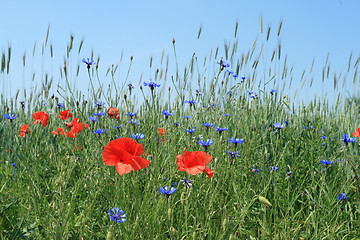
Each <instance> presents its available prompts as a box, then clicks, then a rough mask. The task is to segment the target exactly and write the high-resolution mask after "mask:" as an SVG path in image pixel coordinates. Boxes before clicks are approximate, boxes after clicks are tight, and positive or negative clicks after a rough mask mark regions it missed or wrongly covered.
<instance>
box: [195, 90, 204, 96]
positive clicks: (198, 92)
mask: <svg viewBox="0 0 360 240" xmlns="http://www.w3.org/2000/svg"><path fill="white" fill-rule="evenodd" d="M195 94H196V96H201V95H202V94H203V93H202V92H200V90H195Z"/></svg>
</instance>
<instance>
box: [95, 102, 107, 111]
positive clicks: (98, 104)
mask: <svg viewBox="0 0 360 240" xmlns="http://www.w3.org/2000/svg"><path fill="white" fill-rule="evenodd" d="M104 105H105V102H101V101H97V102H95V106H96V107H97V108H98V109H100V108H101V107H102V106H104Z"/></svg>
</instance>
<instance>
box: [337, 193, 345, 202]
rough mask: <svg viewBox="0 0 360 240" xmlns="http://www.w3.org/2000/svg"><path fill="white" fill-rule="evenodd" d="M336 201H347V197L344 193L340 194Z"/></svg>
mask: <svg viewBox="0 0 360 240" xmlns="http://www.w3.org/2000/svg"><path fill="white" fill-rule="evenodd" d="M337 199H339V201H341V200H342V199H344V200H347V196H346V194H345V193H341V194H340V196H338V197H337Z"/></svg>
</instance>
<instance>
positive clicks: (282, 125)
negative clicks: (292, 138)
mask: <svg viewBox="0 0 360 240" xmlns="http://www.w3.org/2000/svg"><path fill="white" fill-rule="evenodd" d="M274 127H275V128H276V129H279V130H280V129H283V128H284V127H285V124H284V123H283V124H281V123H274Z"/></svg>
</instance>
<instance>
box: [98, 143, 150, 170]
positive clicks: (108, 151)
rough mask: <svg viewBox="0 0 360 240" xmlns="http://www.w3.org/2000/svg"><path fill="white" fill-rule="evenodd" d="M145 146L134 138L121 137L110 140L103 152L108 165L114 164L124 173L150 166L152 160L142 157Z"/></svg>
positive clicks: (116, 168)
mask: <svg viewBox="0 0 360 240" xmlns="http://www.w3.org/2000/svg"><path fill="white" fill-rule="evenodd" d="M143 153H144V147H143V146H142V145H141V144H140V143H138V142H136V141H135V140H134V139H132V138H119V139H115V140H112V141H111V142H109V143H108V144H107V145H106V146H105V148H104V151H103V153H102V158H103V161H104V163H105V164H106V165H109V166H114V165H115V170H116V171H117V172H118V173H119V174H120V175H123V174H125V173H129V172H131V170H132V171H138V170H140V169H143V168H146V167H147V166H149V164H150V161H148V160H146V159H145V158H142V157H140V156H141V155H142V154H143Z"/></svg>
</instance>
